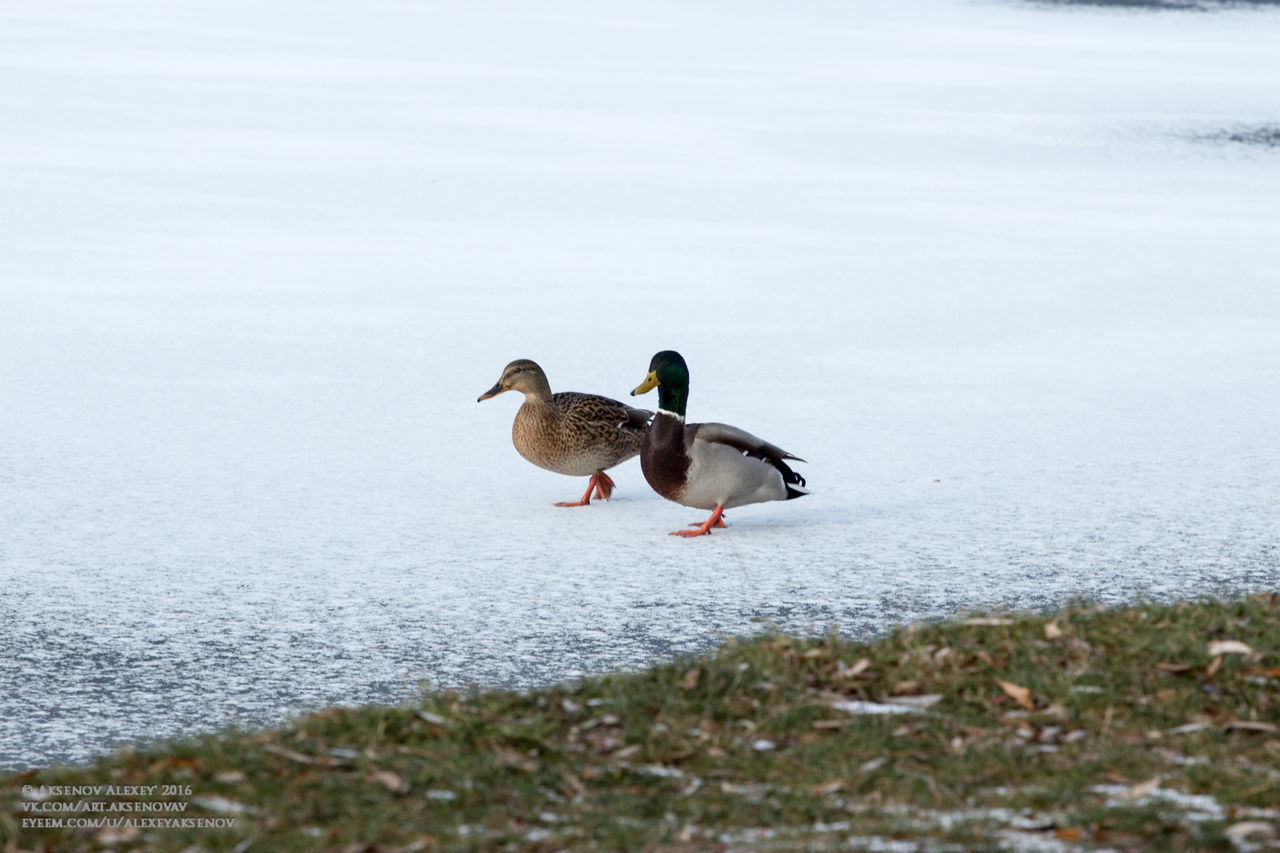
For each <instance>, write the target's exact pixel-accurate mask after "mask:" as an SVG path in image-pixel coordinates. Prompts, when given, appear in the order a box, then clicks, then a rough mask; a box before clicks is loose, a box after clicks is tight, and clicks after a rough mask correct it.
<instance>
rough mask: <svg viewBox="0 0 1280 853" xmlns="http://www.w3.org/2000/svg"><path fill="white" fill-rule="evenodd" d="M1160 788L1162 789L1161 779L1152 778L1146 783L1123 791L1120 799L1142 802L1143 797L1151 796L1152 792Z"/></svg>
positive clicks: (1140, 783) (1157, 777)
mask: <svg viewBox="0 0 1280 853" xmlns="http://www.w3.org/2000/svg"><path fill="white" fill-rule="evenodd" d="M1158 787H1160V777H1159V776H1152V777H1151V778H1150V779H1148V780H1147V781H1145V782H1139V783H1138V784H1136V785H1134V786H1132V787H1130V788H1126V789H1125V790H1123V791H1121V792H1120V799H1122V800H1140V799H1142V798H1143V797H1145V796H1147V795H1148V794H1150V793H1151V792H1152V791H1154V790H1155V789H1156V788H1158Z"/></svg>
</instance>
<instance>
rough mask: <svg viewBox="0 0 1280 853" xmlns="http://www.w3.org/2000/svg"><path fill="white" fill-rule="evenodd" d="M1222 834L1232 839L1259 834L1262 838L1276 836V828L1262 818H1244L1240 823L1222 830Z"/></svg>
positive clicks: (1240, 839) (1236, 839)
mask: <svg viewBox="0 0 1280 853" xmlns="http://www.w3.org/2000/svg"><path fill="white" fill-rule="evenodd" d="M1222 834H1223V835H1225V836H1227V838H1230V839H1231V840H1232V841H1243V840H1244V839H1246V838H1251V837H1253V836H1258V837H1260V838H1275V837H1276V828H1275V827H1274V826H1273V825H1271V824H1269V823H1264V822H1263V821H1260V820H1244V821H1241V822H1240V823H1233V824H1231V826H1228V827H1227V828H1226V829H1224V830H1223V831H1222Z"/></svg>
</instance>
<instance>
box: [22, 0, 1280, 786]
mask: <svg viewBox="0 0 1280 853" xmlns="http://www.w3.org/2000/svg"><path fill="white" fill-rule="evenodd" d="M1278 39H1280V11H1278V10H1277V9H1275V8H1274V7H1271V8H1235V7H1231V8H1226V9H1225V10H1221V11H1215V12H1155V11H1152V10H1108V9H1098V8H1080V7H1055V6H1045V5H1035V4H1019V3H992V2H963V1H962V0H917V2H913V3H897V2H889V0H876V2H864V3H856V4H843V3H834V2H826V0H821V2H814V3H808V4H801V5H799V6H797V5H795V4H791V5H780V4H774V3H757V2H749V3H737V4H728V3H721V2H708V3H700V4H693V5H691V4H683V3H675V2H657V3H646V4H638V3H623V4H613V5H611V6H608V7H601V6H600V5H599V4H589V3H585V2H574V1H573V0H555V2H551V3H546V4H542V5H540V6H538V7H537V8H533V7H529V6H527V5H526V4H519V3H514V2H511V0H481V2H477V3H470V4H466V5H465V6H463V5H460V4H455V6H453V7H446V6H441V5H440V4H428V5H423V4H417V3H408V2H384V3H378V4H373V5H366V6H362V7H360V8H358V9H357V8H356V7H352V6H350V5H349V4H340V3H333V2H323V1H322V2H308V3H301V2H297V0H268V2H254V3H248V2H239V3H238V2H228V1H227V0H216V1H215V2H210V3H202V4H171V3H161V2H157V0H123V2H119V3H113V4H110V6H105V5H101V4H93V3H85V2H71V1H70V0H52V2H46V3H40V4H26V5H22V6H18V5H14V4H10V8H7V9H6V10H5V11H4V12H3V13H0V79H3V80H4V86H3V87H2V88H0V106H2V108H3V115H4V116H5V120H4V131H3V134H2V135H0V199H3V202H2V203H0V626H3V630H0V766H3V767H8V768H21V767H26V766H35V765H41V764H45V763H48V762H51V761H67V760H71V761H81V760H84V759H86V758H88V757H90V756H92V755H94V754H98V753H100V752H101V751H103V750H105V749H107V748H109V747H111V746H114V745H119V744H125V743H130V742H133V741H136V740H138V739H146V738H151V737H166V736H170V735H174V734H179V733H183V732H192V731H209V730H213V729H216V728H217V727H218V726H221V725H224V724H227V723H231V722H239V723H243V724H249V725H253V724H261V723H270V722H273V721H277V720H279V719H280V718H281V717H282V716H283V715H285V714H288V713H291V712H295V711H298V710H301V709H306V708H313V707H317V706H320V705H323V704H326V703H337V702H341V703H363V702H370V701H399V700H401V699H403V698H405V697H406V696H409V695H412V693H413V692H414V691H416V690H418V689H419V688H420V686H421V685H422V684H424V683H425V684H427V685H429V686H451V687H463V686H467V685H472V684H475V685H495V684H496V685H507V686H520V685H532V684H540V683H547V682H552V681H556V680H561V679H572V678H576V677H579V676H581V675H582V674H587V673H597V672H602V671H609V670H613V669H616V668H635V667H640V666H643V665H645V664H647V663H649V662H651V661H654V660H665V659H669V658H670V657H671V656H672V655H676V654H681V653H691V652H696V651H699V650H702V649H706V648H708V647H709V646H711V645H713V644H715V643H716V642H717V641H719V640H720V639H722V638H724V637H726V636H732V635H738V634H742V633H749V632H754V631H759V630H764V629H766V628H769V627H774V626H776V627H778V628H782V629H785V630H788V631H799V632H805V631H822V630H825V629H827V628H828V627H832V626H834V627H836V628H838V629H839V630H841V631H843V632H845V633H847V634H848V635H851V636H857V637H866V636H873V635H875V634H876V633H878V632H883V631H885V630H887V629H888V628H889V627H890V626H892V625H894V624H897V623H901V622H904V621H915V620H925V619H934V618H939V617H942V616H946V615H949V614H954V613H957V612H960V611H964V610H969V609H979V610H988V609H997V610H999V609H1003V608H1015V609H1018V608H1026V609H1036V608H1043V607H1049V606H1053V605H1055V604H1059V603H1062V602H1064V601H1067V600H1069V599H1071V598H1073V597H1083V598H1088V599H1095V600H1101V601H1106V602H1120V601H1132V600H1135V599H1141V598H1172V597H1181V596H1195V595H1201V594H1210V593H1218V594H1225V593H1231V592H1236V591H1241V590H1274V589H1276V587H1277V583H1278V582H1280V554H1278V552H1277V539H1278V538H1280V509H1278V508H1280V459H1278V457H1277V449H1276V447H1277V440H1276V438H1277V432H1278V428H1280V334H1278V332H1280V287H1277V280H1276V270H1277V269H1280V203H1278V202H1277V199H1280V146H1277V145H1276V144H1275V141H1274V140H1275V139H1276V138H1277V133H1276V128H1277V127H1280V51H1277V50H1276V49H1275V46H1276V44H1277V43H1280V41H1278ZM668 348H673V349H677V350H679V351H680V352H682V353H683V354H684V356H685V357H686V359H687V360H688V362H689V365H690V369H691V373H692V392H691V397H690V403H689V415H690V417H691V419H693V420H717V421H722V422H727V423H731V424H734V425H737V426H740V427H743V428H745V429H748V430H750V431H751V432H754V433H756V434H758V435H760V436H762V437H764V438H766V439H768V440H770V441H773V442H774V443H777V444H779V445H781V446H782V447H784V448H786V449H787V450H789V451H791V452H793V453H795V454H797V455H799V456H802V457H804V458H805V459H807V460H808V463H807V464H801V465H797V470H798V471H799V472H800V473H801V474H802V475H803V476H804V477H806V478H807V480H808V483H809V487H810V488H811V489H812V491H813V495H812V496H810V497H806V498H804V499H803V500H798V501H791V502H787V503H769V504H761V505H756V506H752V507H745V508H741V509H738V510H734V511H730V512H729V513H727V519H728V523H729V527H728V528H727V529H726V530H723V531H717V532H715V533H714V534H713V535H711V536H708V537H702V538H700V539H697V540H692V541H684V540H680V539H677V538H675V537H670V536H668V535H667V533H668V531H671V530H675V529H677V528H680V527H682V526H684V525H685V524H688V523H690V522H694V521H701V520H702V519H703V518H705V515H706V514H705V513H703V512H701V511H699V510H690V509H686V508H682V507H678V506H676V505H674V504H670V503H667V502H665V501H663V500H661V499H659V498H658V497H657V496H656V495H654V494H653V493H652V492H651V491H650V490H649V489H648V487H647V486H646V485H645V483H644V481H643V477H642V476H641V473H640V470H639V466H638V464H637V462H636V461H635V460H632V461H630V462H628V463H625V464H624V465H622V466H620V467H619V468H617V469H615V470H614V472H613V476H614V479H615V480H616V481H617V483H618V491H617V492H616V493H615V499H614V500H613V501H611V502H609V503H607V504H594V505H592V506H590V507H586V508H580V509H561V508H556V507H553V506H551V504H552V502H554V501H562V500H569V499H573V498H575V497H576V496H577V495H579V494H581V491H582V489H583V488H584V487H585V480H577V479H571V478H567V477H560V476H557V475H554V474H550V473H548V472H545V471H541V470H539V469H537V468H534V467H533V466H531V465H529V464H527V463H526V462H524V461H523V460H522V459H521V458H520V457H519V456H518V455H517V454H516V452H515V450H514V449H513V448H512V446H511V444H510V423H511V418H512V416H513V414H514V411H515V408H516V406H517V404H518V400H516V399H514V397H515V395H511V394H508V395H503V396H501V397H499V398H496V399H494V400H489V401H486V402H484V403H481V404H477V403H476V402H475V399H476V397H477V395H479V394H480V393H481V392H483V391H484V390H486V389H487V388H488V387H489V386H490V385H491V384H492V383H493V382H494V380H495V379H497V378H498V375H499V373H500V371H501V369H502V367H503V365H505V364H506V363H507V362H509V361H511V360H512V359H515V358H521V357H527V358H533V359H535V360H537V361H538V362H540V363H541V365H542V366H543V367H544V368H545V369H546V371H547V374H548V376H549V378H550V380H551V384H552V387H553V389H555V390H583V391H593V392H597V393H605V394H610V395H612V396H615V397H625V396H626V394H627V392H628V391H629V390H630V389H631V388H632V387H634V386H635V385H636V384H637V383H638V382H639V381H640V380H641V379H642V378H643V376H644V373H645V370H646V368H647V365H648V362H649V358H650V356H651V355H652V354H653V353H654V352H656V351H658V350H661V349H668ZM628 399H629V398H628ZM639 402H640V404H641V405H648V406H649V407H650V408H652V406H653V404H654V403H655V402H656V400H655V399H654V398H653V397H652V396H650V397H647V398H645V397H642V398H640V399H639Z"/></svg>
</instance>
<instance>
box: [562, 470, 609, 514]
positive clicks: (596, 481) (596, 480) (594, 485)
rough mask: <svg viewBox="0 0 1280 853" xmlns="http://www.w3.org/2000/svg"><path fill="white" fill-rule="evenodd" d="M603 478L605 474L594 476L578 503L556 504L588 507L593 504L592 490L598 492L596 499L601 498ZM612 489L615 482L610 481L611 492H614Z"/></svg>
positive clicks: (600, 473)
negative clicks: (601, 481)
mask: <svg viewBox="0 0 1280 853" xmlns="http://www.w3.org/2000/svg"><path fill="white" fill-rule="evenodd" d="M603 476H604V474H603V472H598V473H595V474H592V475H591V479H590V480H588V481H587V490H586V491H585V492H583V493H582V497H581V498H580V499H578V500H576V501H560V502H559V503H557V504H556V506H586V505H587V504H589V503H591V490H592V489H595V490H596V497H599V496H600V478H601V477H603ZM612 487H613V481H612V480H610V481H609V488H610V490H612ZM605 497H608V495H607V494H606V495H605Z"/></svg>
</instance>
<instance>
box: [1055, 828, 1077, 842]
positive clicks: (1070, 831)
mask: <svg viewBox="0 0 1280 853" xmlns="http://www.w3.org/2000/svg"><path fill="white" fill-rule="evenodd" d="M1080 835H1081V833H1080V827H1078V826H1064V827H1063V828H1062V829H1055V830H1054V831H1053V837H1054V838H1056V839H1058V840H1059V841H1079V840H1080Z"/></svg>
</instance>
